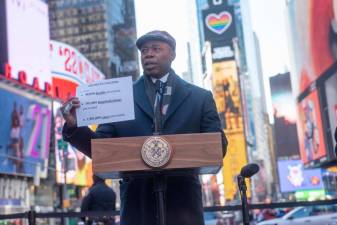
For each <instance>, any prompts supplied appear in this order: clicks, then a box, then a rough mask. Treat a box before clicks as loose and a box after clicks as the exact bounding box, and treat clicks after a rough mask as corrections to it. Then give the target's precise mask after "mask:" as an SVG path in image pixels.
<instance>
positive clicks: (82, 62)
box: [49, 40, 105, 100]
mask: <svg viewBox="0 0 337 225" xmlns="http://www.w3.org/2000/svg"><path fill="white" fill-rule="evenodd" d="M49 50H50V59H51V73H52V85H53V88H54V94H55V96H56V97H58V98H61V99H63V100H66V99H67V98H68V97H69V96H75V93H76V87H77V86H78V85H81V84H87V83H91V82H94V81H98V80H103V79H104V78H105V75H104V74H103V73H102V72H101V71H100V70H99V69H97V67H95V66H94V65H93V64H92V63H91V62H90V61H89V60H88V59H87V58H86V57H85V56H84V55H82V54H81V53H80V52H79V51H78V50H77V49H76V48H74V47H72V46H70V45H67V44H65V43H62V42H58V41H52V40H51V41H50V44H49Z"/></svg>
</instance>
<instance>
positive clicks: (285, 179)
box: [277, 160, 324, 192]
mask: <svg viewBox="0 0 337 225" xmlns="http://www.w3.org/2000/svg"><path fill="white" fill-rule="evenodd" d="M277 169H278V175H279V182H280V188H281V192H295V191H303V190H317V189H324V184H323V180H322V172H321V169H304V165H303V163H302V161H301V160H278V161H277Z"/></svg>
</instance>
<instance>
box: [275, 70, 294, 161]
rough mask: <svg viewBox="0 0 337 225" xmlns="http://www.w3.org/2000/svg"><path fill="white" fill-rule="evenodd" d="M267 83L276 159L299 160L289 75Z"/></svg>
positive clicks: (282, 75)
mask: <svg viewBox="0 0 337 225" xmlns="http://www.w3.org/2000/svg"><path fill="white" fill-rule="evenodd" d="M269 81H270V93H271V99H272V106H273V114H274V121H275V122H274V138H275V155H276V157H277V158H278V159H289V158H292V159H294V158H299V156H300V150H299V144H298V137H297V126H296V120H297V111H296V100H295V97H294V96H293V95H292V89H291V82H290V73H284V74H278V75H276V76H273V77H271V78H269ZM285 106H286V107H285Z"/></svg>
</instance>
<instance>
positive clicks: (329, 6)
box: [288, 0, 337, 94]
mask: <svg viewBox="0 0 337 225" xmlns="http://www.w3.org/2000/svg"><path fill="white" fill-rule="evenodd" d="M336 5H337V2H336V1H334V0H319V1H316V0H306V1H296V0H292V1H289V3H288V13H289V24H290V30H289V34H290V38H291V46H292V49H291V52H292V53H293V56H294V57H293V58H294V62H293V64H294V67H295V68H294V69H295V71H293V72H294V74H293V75H295V76H296V78H297V79H296V80H297V81H296V84H297V85H296V87H294V88H295V94H298V93H301V92H303V91H304V90H305V89H306V88H307V87H309V85H310V84H311V83H312V82H313V81H315V80H317V79H318V78H319V77H320V76H321V75H322V74H323V72H325V71H326V70H327V69H328V68H329V67H330V66H331V65H332V64H333V62H335V61H336V59H337V6H336Z"/></svg>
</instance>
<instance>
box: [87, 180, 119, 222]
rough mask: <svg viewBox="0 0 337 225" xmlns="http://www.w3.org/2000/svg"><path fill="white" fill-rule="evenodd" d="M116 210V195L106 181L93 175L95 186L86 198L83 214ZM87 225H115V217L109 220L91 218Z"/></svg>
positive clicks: (90, 189)
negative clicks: (100, 223) (95, 224)
mask: <svg viewBox="0 0 337 225" xmlns="http://www.w3.org/2000/svg"><path fill="white" fill-rule="evenodd" d="M109 210H113V211H115V210H116V194H115V192H114V190H112V189H111V188H110V187H109V186H108V185H107V184H106V183H105V180H104V179H102V178H100V177H98V176H96V175H93V185H92V186H91V187H90V188H89V192H88V193H87V194H86V195H85V196H84V198H83V200H82V204H81V212H88V211H109ZM86 222H87V223H86V224H90V225H91V224H93V223H98V222H102V223H103V224H105V225H114V224H115V220H114V218H113V217H108V218H89V219H88V220H87V221H86Z"/></svg>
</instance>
